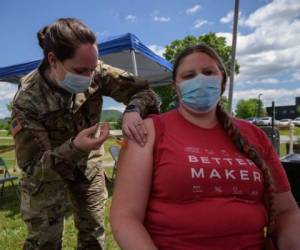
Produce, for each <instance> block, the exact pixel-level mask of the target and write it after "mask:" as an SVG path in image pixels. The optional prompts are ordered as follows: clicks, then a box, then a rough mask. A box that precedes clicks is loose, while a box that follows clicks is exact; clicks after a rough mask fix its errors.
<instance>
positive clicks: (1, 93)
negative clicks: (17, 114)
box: [0, 82, 18, 101]
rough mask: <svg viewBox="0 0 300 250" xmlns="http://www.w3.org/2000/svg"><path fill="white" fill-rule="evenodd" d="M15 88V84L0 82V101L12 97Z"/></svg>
mask: <svg viewBox="0 0 300 250" xmlns="http://www.w3.org/2000/svg"><path fill="white" fill-rule="evenodd" d="M17 89H18V86H17V84H12V83H8V82H0V101H3V100H10V99H12V98H13V97H14V95H15V93H16V91H17Z"/></svg>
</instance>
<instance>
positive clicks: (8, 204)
mask: <svg viewBox="0 0 300 250" xmlns="http://www.w3.org/2000/svg"><path fill="white" fill-rule="evenodd" d="M15 187H16V188H17V189H19V186H18V184H17V183H15ZM0 212H6V213H5V214H6V216H7V217H9V218H14V217H16V216H19V214H20V198H19V197H18V196H17V194H16V190H15V188H14V187H13V186H11V185H10V184H9V185H8V184H7V185H5V187H4V191H3V196H1V197H0ZM72 214H73V210H72V206H71V202H70V199H69V197H68V199H67V204H66V213H65V218H66V219H67V218H69V217H70V216H71V215H72Z"/></svg>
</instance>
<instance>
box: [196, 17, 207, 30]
mask: <svg viewBox="0 0 300 250" xmlns="http://www.w3.org/2000/svg"><path fill="white" fill-rule="evenodd" d="M207 23H208V21H207V20H204V19H197V20H196V21H195V22H194V26H193V27H194V28H195V29H199V28H200V27H201V26H203V25H204V24H207Z"/></svg>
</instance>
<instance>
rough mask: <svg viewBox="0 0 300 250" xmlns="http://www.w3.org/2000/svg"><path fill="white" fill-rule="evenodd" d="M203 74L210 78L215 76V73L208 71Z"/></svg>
mask: <svg viewBox="0 0 300 250" xmlns="http://www.w3.org/2000/svg"><path fill="white" fill-rule="evenodd" d="M203 74H204V75H206V76H210V75H216V74H217V72H215V71H212V70H208V71H205V72H203Z"/></svg>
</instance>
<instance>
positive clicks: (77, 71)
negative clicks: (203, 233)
mask: <svg viewBox="0 0 300 250" xmlns="http://www.w3.org/2000/svg"><path fill="white" fill-rule="evenodd" d="M74 71H75V73H76V74H78V75H81V74H83V73H84V71H82V70H78V69H75V70H74Z"/></svg>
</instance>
